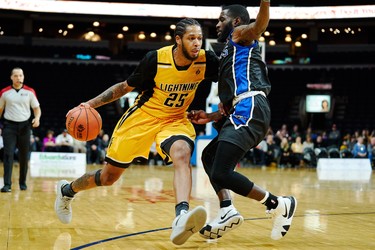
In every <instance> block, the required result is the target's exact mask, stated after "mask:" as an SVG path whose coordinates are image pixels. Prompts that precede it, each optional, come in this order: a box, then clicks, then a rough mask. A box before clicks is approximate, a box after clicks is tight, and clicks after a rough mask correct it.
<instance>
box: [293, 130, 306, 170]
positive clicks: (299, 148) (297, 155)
mask: <svg viewBox="0 0 375 250" xmlns="http://www.w3.org/2000/svg"><path fill="white" fill-rule="evenodd" d="M291 149H292V152H293V160H292V167H295V166H296V165H298V166H300V167H303V166H304V164H303V145H302V138H301V136H297V137H296V141H295V142H293V143H292V145H291Z"/></svg>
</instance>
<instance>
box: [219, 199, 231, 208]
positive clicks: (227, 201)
mask: <svg viewBox="0 0 375 250" xmlns="http://www.w3.org/2000/svg"><path fill="white" fill-rule="evenodd" d="M230 205H232V200H223V201H220V208H223V207H229V206H230Z"/></svg>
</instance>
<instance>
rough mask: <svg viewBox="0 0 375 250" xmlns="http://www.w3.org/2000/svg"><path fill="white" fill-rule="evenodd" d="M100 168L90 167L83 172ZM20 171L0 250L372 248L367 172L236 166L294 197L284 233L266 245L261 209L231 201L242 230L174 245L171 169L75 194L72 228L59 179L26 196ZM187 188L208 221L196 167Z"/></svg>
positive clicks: (1, 204)
mask: <svg viewBox="0 0 375 250" xmlns="http://www.w3.org/2000/svg"><path fill="white" fill-rule="evenodd" d="M0 167H1V169H0V176H1V179H0V185H1V186H2V185H3V179H2V176H3V167H2V165H0ZM98 167H99V166H88V167H87V171H89V170H94V169H96V168H98ZM18 171H19V169H18V167H14V170H13V186H12V192H11V193H0V250H8V249H9V250H16V249H30V250H34V249H35V250H46V249H53V250H55V249H59V250H60V249H61V250H64V249H88V250H92V249H106V250H107V249H140V250H141V249H147V250H149V249H186V250H187V249H228V250H233V249H272V250H275V249H277V250H282V249H288V250H290V249H366V250H367V249H375V181H374V174H373V173H372V172H370V173H368V174H366V175H365V176H364V177H363V176H361V177H360V178H356V177H355V174H354V175H353V173H350V172H347V173H345V171H344V172H342V173H339V176H338V174H337V171H336V172H332V173H329V174H325V178H324V177H322V176H321V175H320V174H319V173H318V171H317V170H316V169H277V168H266V169H262V168H243V167H242V168H241V167H239V168H237V171H238V172H241V173H244V174H245V175H247V176H248V177H250V178H251V180H253V181H254V182H255V183H257V184H258V185H260V186H263V187H265V188H267V189H268V190H269V191H271V192H272V193H274V194H276V195H294V196H295V197H296V198H297V199H298V208H297V212H296V215H295V218H294V221H293V224H292V226H291V228H290V230H289V233H288V234H287V235H286V236H285V237H284V238H283V239H281V240H279V241H273V240H271V239H270V231H271V220H270V219H269V218H268V217H266V215H265V208H264V206H263V205H261V204H259V203H258V202H255V201H253V200H249V199H246V198H244V197H241V196H238V195H234V199H235V206H236V207H237V209H238V210H239V211H240V212H241V214H242V215H243V216H244V218H245V221H244V223H243V224H242V226H241V227H239V228H238V229H236V230H234V231H232V232H230V233H229V234H227V235H225V236H224V237H223V238H221V239H219V240H211V241H207V240H205V239H203V238H201V237H200V236H199V235H198V234H195V235H193V236H192V237H191V238H190V239H189V240H188V241H187V242H186V243H185V244H184V245H182V246H175V245H173V243H171V241H170V240H169V236H170V233H171V223H172V221H173V218H174V205H175V204H174V195H173V188H172V177H173V168H172V167H167V166H155V167H150V166H137V165H134V166H132V167H130V168H129V169H128V170H126V171H125V173H124V175H123V176H122V178H121V179H120V180H119V181H118V182H117V183H115V185H113V186H111V187H99V188H96V189H92V190H88V191H85V192H82V193H79V194H78V195H77V196H76V199H75V200H74V201H73V203H72V206H73V221H72V223H71V224H62V223H60V221H59V220H58V219H57V217H56V215H55V212H54V201H55V187H56V184H57V181H58V180H60V179H61V178H52V177H31V176H29V177H28V183H27V184H28V190H26V191H20V190H19V187H18V185H17V183H18ZM340 175H341V176H346V177H345V178H341V177H340ZM336 177H338V178H336ZM352 177H353V178H352ZM67 180H69V181H70V180H72V178H68V179H67ZM193 183H194V186H193V190H192V198H191V202H190V204H191V207H192V208H193V207H195V206H198V205H203V206H205V207H206V209H207V211H208V217H209V219H212V218H213V217H215V216H216V211H217V209H218V201H217V199H216V197H215V194H214V192H213V191H212V189H211V187H210V185H209V182H208V179H207V177H206V175H205V173H204V171H203V169H202V168H199V167H194V168H193Z"/></svg>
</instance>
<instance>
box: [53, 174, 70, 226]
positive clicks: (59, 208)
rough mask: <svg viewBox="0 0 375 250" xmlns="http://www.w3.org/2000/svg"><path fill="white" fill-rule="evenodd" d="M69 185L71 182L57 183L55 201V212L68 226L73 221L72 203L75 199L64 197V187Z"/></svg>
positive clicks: (62, 181)
mask: <svg viewBox="0 0 375 250" xmlns="http://www.w3.org/2000/svg"><path fill="white" fill-rule="evenodd" d="M65 185H69V182H68V181H66V180H61V181H59V182H58V183H57V187H56V194H57V195H56V200H55V212H56V214H57V217H59V220H60V221H61V222H62V223H64V224H68V223H70V222H71V221H72V205H71V202H72V200H73V199H74V198H73V197H67V196H63V194H62V187H63V186H65Z"/></svg>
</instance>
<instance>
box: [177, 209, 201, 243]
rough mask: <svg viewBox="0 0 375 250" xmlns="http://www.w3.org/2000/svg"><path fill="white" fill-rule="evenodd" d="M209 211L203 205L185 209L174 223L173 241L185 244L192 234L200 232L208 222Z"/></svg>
mask: <svg viewBox="0 0 375 250" xmlns="http://www.w3.org/2000/svg"><path fill="white" fill-rule="evenodd" d="M206 219H207V212H206V209H205V208H204V207H202V206H198V207H196V208H194V209H193V210H191V211H185V210H183V211H182V212H181V214H180V215H179V216H177V217H176V218H175V219H174V220H173V223H172V234H171V241H172V242H173V243H174V244H176V245H182V244H184V243H185V242H186V241H187V240H188V239H189V238H190V236H192V235H193V234H194V233H196V232H198V230H199V229H200V228H202V227H203V225H204V223H206Z"/></svg>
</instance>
